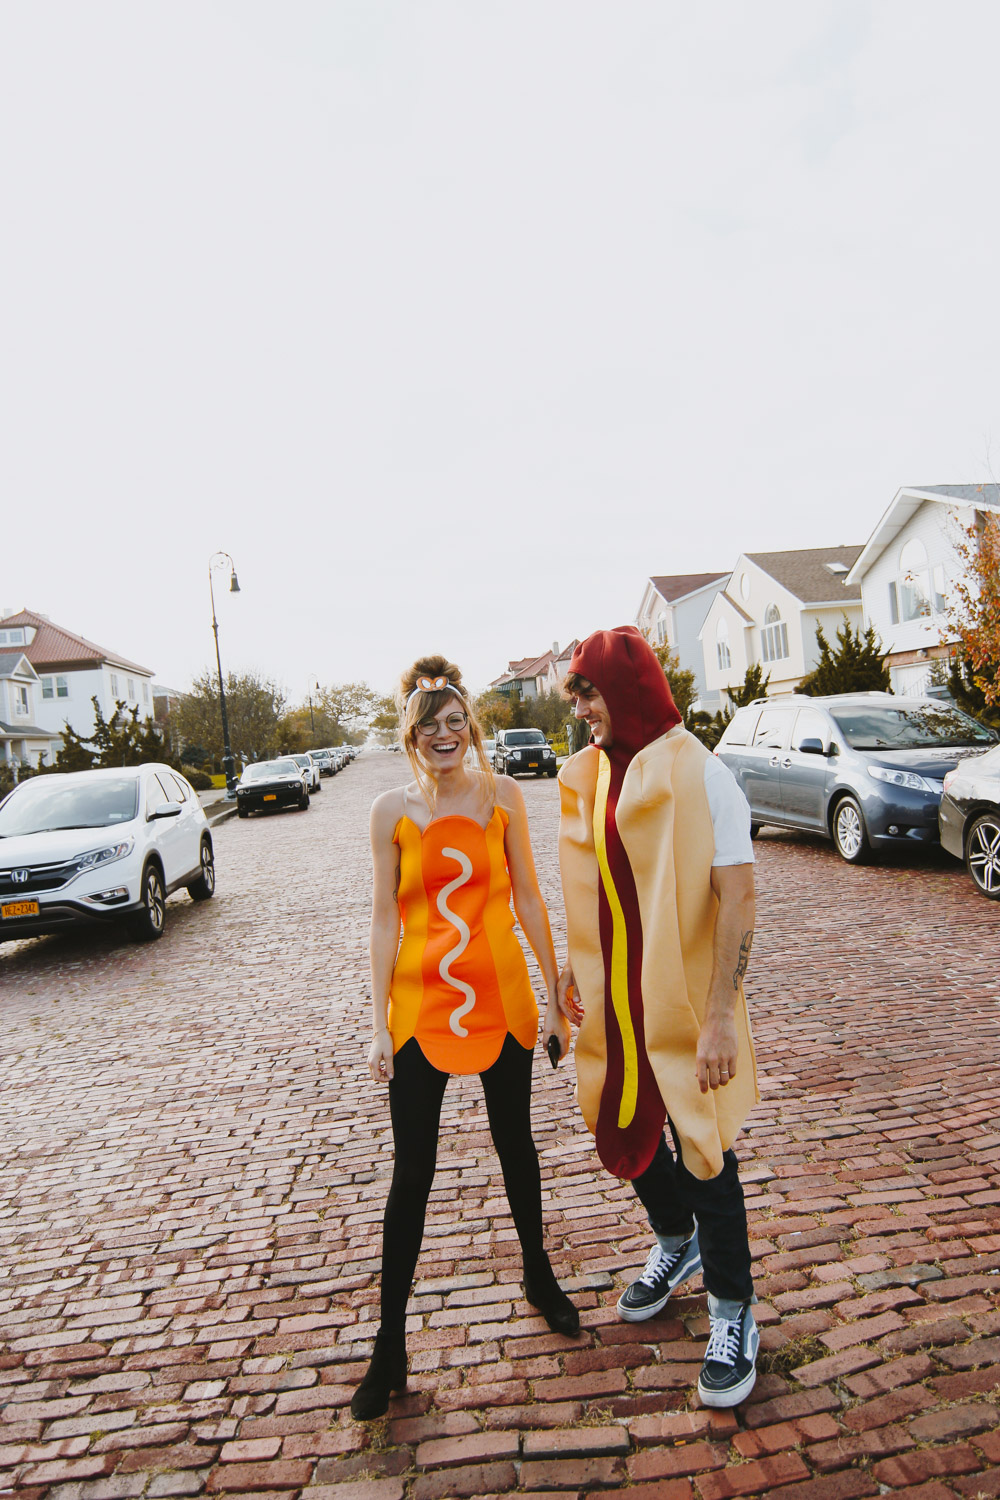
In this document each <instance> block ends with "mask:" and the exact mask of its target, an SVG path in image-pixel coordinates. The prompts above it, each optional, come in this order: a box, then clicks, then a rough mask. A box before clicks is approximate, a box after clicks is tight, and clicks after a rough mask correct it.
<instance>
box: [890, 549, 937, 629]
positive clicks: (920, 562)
mask: <svg viewBox="0 0 1000 1500" xmlns="http://www.w3.org/2000/svg"><path fill="white" fill-rule="evenodd" d="M944 589H945V581H944V568H943V567H942V566H941V564H940V563H939V564H938V566H937V567H935V568H933V569H932V568H931V567H930V566H929V564H928V559H927V548H926V547H925V546H924V544H923V542H921V541H920V540H919V539H918V538H917V537H915V536H914V537H910V540H909V541H908V542H905V543H904V544H903V546H902V547H901V548H900V549H899V575H898V577H896V578H894V579H893V580H892V581H891V583H890V584H889V615H890V618H891V619H892V623H893V624H894V625H898V624H900V622H901V621H906V620H919V619H921V618H926V617H927V616H928V615H940V614H943V613H944V610H945V598H944Z"/></svg>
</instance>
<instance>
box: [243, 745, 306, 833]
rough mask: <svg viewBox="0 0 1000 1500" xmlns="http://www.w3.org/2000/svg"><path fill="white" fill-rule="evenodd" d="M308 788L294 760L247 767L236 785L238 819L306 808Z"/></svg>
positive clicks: (264, 762) (263, 762) (259, 763)
mask: <svg viewBox="0 0 1000 1500" xmlns="http://www.w3.org/2000/svg"><path fill="white" fill-rule="evenodd" d="M308 806H309V788H308V787H307V786H306V783H305V779H304V777H303V775H302V772H301V770H300V769H299V767H298V766H297V765H296V764H295V762H294V760H291V759H289V758H288V757H285V758H284V759H282V760H261V761H258V762H257V763H256V765H252V766H247V768H246V770H245V771H244V772H243V775H242V776H241V777H240V779H239V781H238V782H237V785H236V811H237V812H238V813H239V815H240V817H241V818H247V817H249V816H250V814H251V813H252V812H266V811H267V810H268V809H269V808H277V807H308Z"/></svg>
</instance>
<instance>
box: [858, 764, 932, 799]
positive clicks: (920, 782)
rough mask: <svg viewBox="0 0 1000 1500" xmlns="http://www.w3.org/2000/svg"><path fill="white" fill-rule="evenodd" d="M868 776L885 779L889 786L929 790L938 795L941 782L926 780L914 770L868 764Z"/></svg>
mask: <svg viewBox="0 0 1000 1500" xmlns="http://www.w3.org/2000/svg"><path fill="white" fill-rule="evenodd" d="M868 774H869V776H874V778H875V780H876V781H885V782H887V783H888V784H889V786H905V787H906V788H907V789H908V790H909V791H911V792H930V793H932V795H934V796H939V795H940V792H941V783H940V781H938V782H932V781H928V780H926V778H925V777H923V776H918V775H917V773H916V771H896V770H894V769H893V768H892V767H891V766H869V767H868Z"/></svg>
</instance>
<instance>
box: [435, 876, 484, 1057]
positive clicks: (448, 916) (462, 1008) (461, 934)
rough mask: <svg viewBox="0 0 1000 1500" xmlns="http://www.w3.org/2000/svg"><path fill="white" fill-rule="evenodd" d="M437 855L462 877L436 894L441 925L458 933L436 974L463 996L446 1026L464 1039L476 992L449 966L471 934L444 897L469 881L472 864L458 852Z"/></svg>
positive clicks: (460, 953)
mask: <svg viewBox="0 0 1000 1500" xmlns="http://www.w3.org/2000/svg"><path fill="white" fill-rule="evenodd" d="M441 853H442V854H443V855H444V856H445V857H446V858H447V859H453V860H454V861H455V862H456V864H458V865H459V866H460V867H461V872H462V873H461V874H460V875H456V876H455V879H454V880H449V882H448V884H447V885H446V886H444V887H442V889H441V890H440V891H439V892H438V898H437V909H438V911H439V912H440V913H441V915H442V916H443V917H444V919H445V921H446V922H450V923H451V925H452V926H453V927H454V928H455V930H456V932H457V933H458V942H457V943H456V944H455V946H454V948H452V950H451V952H450V953H446V954H445V956H444V958H442V960H441V962H440V963H439V964H438V973H439V974H440V975H441V978H442V979H443V980H444V982H445V984H450V985H451V987H452V989H453V990H459V991H460V992H461V993H462V994H463V995H464V996H465V999H464V1000H463V1001H462V1003H461V1005H456V1007H455V1009H454V1010H453V1011H452V1013H451V1015H450V1016H449V1017H448V1025H449V1026H450V1027H451V1029H452V1031H453V1032H454V1033H455V1035H456V1036H468V1035H469V1032H468V1028H467V1027H465V1026H463V1025H462V1022H463V1021H464V1019H465V1017H466V1016H467V1015H468V1014H469V1011H470V1010H471V1009H472V1007H473V1006H474V1005H475V1003H476V992H475V990H474V989H473V988H472V986H471V984H466V982H465V980H464V979H456V978H453V977H452V974H451V966H452V964H453V963H454V961H455V959H456V958H461V956H462V954H463V953H464V952H465V950H466V948H467V947H468V946H469V939H470V938H471V937H472V934H471V932H470V931H469V927H468V923H466V922H464V921H463V920H462V918H461V917H460V916H459V915H458V913H457V912H453V911H452V909H451V907H450V906H449V905H448V897H449V896H450V895H451V894H452V892H453V891H457V890H458V889H459V888H460V887H461V886H463V885H465V884H466V882H467V881H468V880H470V879H471V878H472V861H471V859H469V857H468V855H467V854H463V853H462V851H461V849H442V850H441Z"/></svg>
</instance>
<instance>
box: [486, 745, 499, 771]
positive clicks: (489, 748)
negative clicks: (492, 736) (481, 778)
mask: <svg viewBox="0 0 1000 1500" xmlns="http://www.w3.org/2000/svg"><path fill="white" fill-rule="evenodd" d="M496 748H497V742H496V740H483V749H484V750H485V751H486V759H487V760H488V761H489V763H490V765H491V766H494V767H495V765H496V761H495V760H494V758H493V757H494V756H495V754H496Z"/></svg>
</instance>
